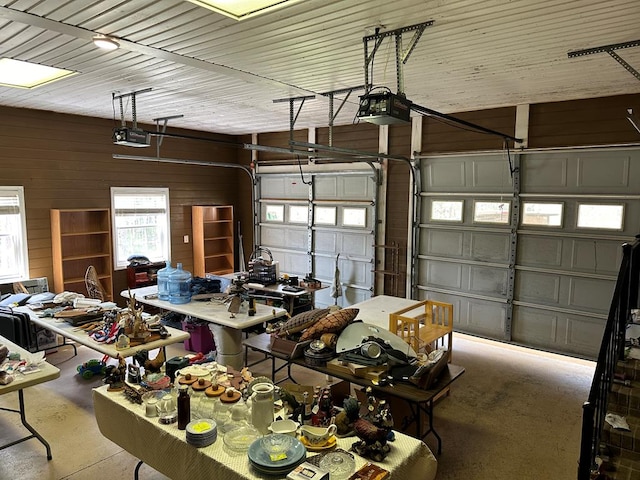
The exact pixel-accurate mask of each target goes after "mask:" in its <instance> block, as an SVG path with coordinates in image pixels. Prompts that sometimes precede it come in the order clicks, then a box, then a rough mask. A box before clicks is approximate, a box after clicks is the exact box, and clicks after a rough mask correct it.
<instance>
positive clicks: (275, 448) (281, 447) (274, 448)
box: [260, 433, 293, 456]
mask: <svg viewBox="0 0 640 480" xmlns="http://www.w3.org/2000/svg"><path fill="white" fill-rule="evenodd" d="M292 443H293V437H292V436H291V435H285V434H282V433H273V434H271V435H265V436H264V437H262V439H261V440H260V446H261V447H262V449H263V450H264V451H265V452H267V454H268V455H270V456H271V455H280V454H281V453H285V452H286V451H287V450H289V449H290V448H291V444H292Z"/></svg>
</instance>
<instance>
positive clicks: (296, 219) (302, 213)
mask: <svg viewBox="0 0 640 480" xmlns="http://www.w3.org/2000/svg"><path fill="white" fill-rule="evenodd" d="M289 223H304V224H305V225H306V224H307V223H309V208H308V207H306V206H304V205H289Z"/></svg>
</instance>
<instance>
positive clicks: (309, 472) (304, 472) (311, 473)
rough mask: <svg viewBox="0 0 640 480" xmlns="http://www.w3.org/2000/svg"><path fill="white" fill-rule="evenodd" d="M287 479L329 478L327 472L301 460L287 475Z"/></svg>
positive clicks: (324, 479)
mask: <svg viewBox="0 0 640 480" xmlns="http://www.w3.org/2000/svg"><path fill="white" fill-rule="evenodd" d="M287 479H288V480H329V472H327V471H326V470H323V469H322V468H320V467H317V466H315V465H313V464H311V463H309V462H302V463H301V464H300V465H298V466H297V467H296V468H294V469H293V470H292V471H291V472H289V474H288V475H287Z"/></svg>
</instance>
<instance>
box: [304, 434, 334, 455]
mask: <svg viewBox="0 0 640 480" xmlns="http://www.w3.org/2000/svg"><path fill="white" fill-rule="evenodd" d="M298 439H299V440H300V443H302V444H303V445H304V446H305V448H306V449H307V450H309V451H310V452H321V451H323V450H329V449H330V448H333V447H335V446H336V443H337V442H338V439H337V438H336V436H335V435H333V436H332V437H331V438H330V439H329V441H328V442H327V443H325V444H324V445H311V444H310V443H308V442H307V441H306V440H305V439H304V437H298Z"/></svg>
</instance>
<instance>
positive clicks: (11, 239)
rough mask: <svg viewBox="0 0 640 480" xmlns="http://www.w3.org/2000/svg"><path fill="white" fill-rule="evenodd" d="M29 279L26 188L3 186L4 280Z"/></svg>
mask: <svg viewBox="0 0 640 480" xmlns="http://www.w3.org/2000/svg"><path fill="white" fill-rule="evenodd" d="M27 278H29V258H28V253H27V220H26V215H25V205H24V188H23V187H0V281H1V282H10V281H18V280H25V279H27Z"/></svg>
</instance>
